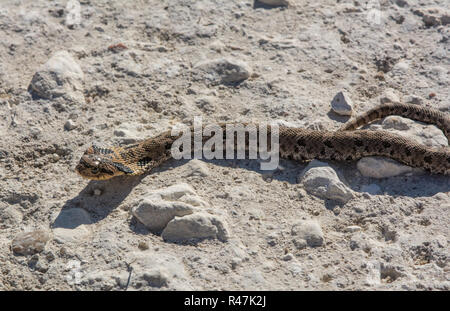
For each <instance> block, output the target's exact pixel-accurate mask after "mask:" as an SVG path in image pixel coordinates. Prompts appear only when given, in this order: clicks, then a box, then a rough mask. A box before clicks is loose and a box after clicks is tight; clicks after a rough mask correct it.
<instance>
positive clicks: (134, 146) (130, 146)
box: [123, 144, 139, 150]
mask: <svg viewBox="0 0 450 311" xmlns="http://www.w3.org/2000/svg"><path fill="white" fill-rule="evenodd" d="M137 146H139V144H132V145H128V146H125V147H123V149H125V150H128V149H132V148H136V147H137Z"/></svg>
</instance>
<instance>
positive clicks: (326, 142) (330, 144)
mask: <svg viewBox="0 0 450 311" xmlns="http://www.w3.org/2000/svg"><path fill="white" fill-rule="evenodd" d="M323 144H324V145H325V146H327V147H328V148H333V143H332V142H331V141H330V140H325V141H324V142H323Z"/></svg>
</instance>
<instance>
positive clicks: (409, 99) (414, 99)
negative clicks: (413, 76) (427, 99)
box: [403, 95, 424, 105]
mask: <svg viewBox="0 0 450 311" xmlns="http://www.w3.org/2000/svg"><path fill="white" fill-rule="evenodd" d="M403 101H404V102H405V103H407V104H414V105H422V104H423V103H424V99H423V98H422V97H420V96H415V95H406V96H405V97H403Z"/></svg>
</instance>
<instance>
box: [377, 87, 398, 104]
mask: <svg viewBox="0 0 450 311" xmlns="http://www.w3.org/2000/svg"><path fill="white" fill-rule="evenodd" d="M380 102H381V103H382V104H386V103H400V98H399V96H398V95H397V93H396V91H395V90H394V89H386V90H385V91H384V93H383V94H382V95H381V96H380Z"/></svg>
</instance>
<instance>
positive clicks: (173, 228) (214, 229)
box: [161, 213, 229, 242]
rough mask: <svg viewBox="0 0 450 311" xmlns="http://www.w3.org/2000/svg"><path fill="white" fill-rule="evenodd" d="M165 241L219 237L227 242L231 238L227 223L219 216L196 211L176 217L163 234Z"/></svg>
mask: <svg viewBox="0 0 450 311" xmlns="http://www.w3.org/2000/svg"><path fill="white" fill-rule="evenodd" d="M161 236H162V238H163V239H164V240H165V241H170V242H185V241H189V240H193V239H207V238H212V239H218V240H220V241H222V242H226V241H227V240H228V238H229V233H228V228H227V225H226V223H225V222H224V221H223V220H222V219H221V218H219V217H218V216H215V215H211V214H207V213H194V214H191V215H187V216H184V217H175V218H174V219H173V220H171V221H170V222H169V223H168V224H167V226H166V228H165V229H164V231H163V232H162V234H161Z"/></svg>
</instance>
